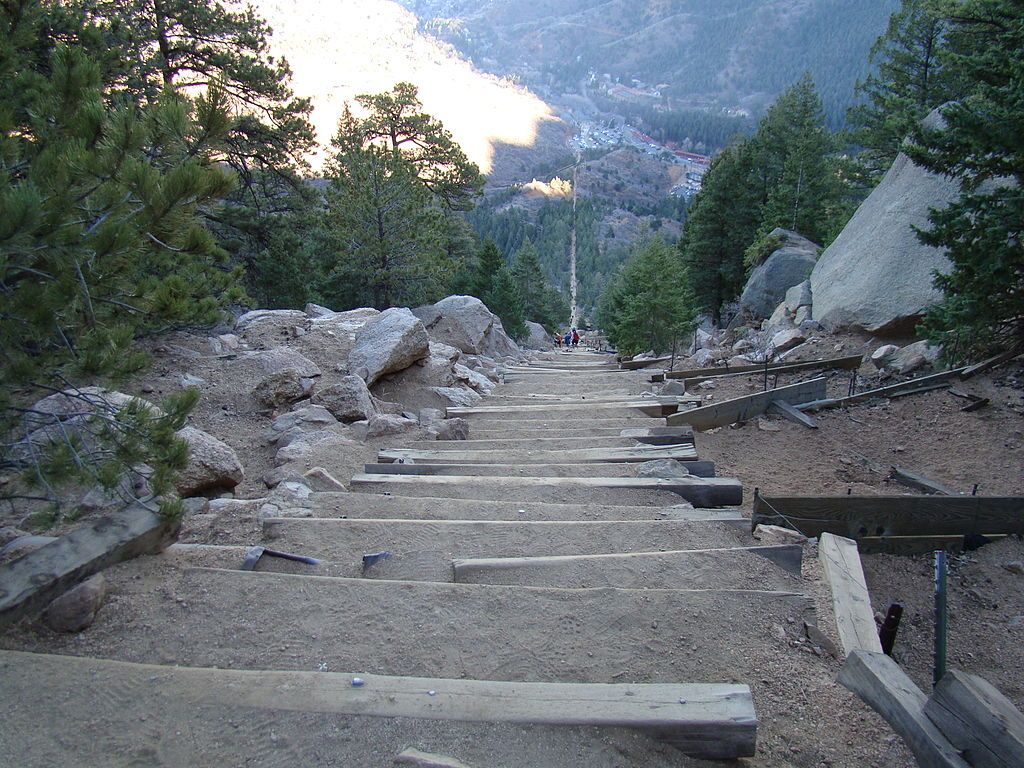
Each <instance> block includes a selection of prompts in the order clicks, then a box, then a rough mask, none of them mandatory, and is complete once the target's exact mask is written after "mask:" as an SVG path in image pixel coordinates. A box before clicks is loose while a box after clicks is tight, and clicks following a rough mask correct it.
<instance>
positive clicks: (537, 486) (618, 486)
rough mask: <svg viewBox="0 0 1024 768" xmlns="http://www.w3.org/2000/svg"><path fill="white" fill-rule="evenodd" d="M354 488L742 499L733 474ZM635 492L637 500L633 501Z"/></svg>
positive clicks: (402, 481)
mask: <svg viewBox="0 0 1024 768" xmlns="http://www.w3.org/2000/svg"><path fill="white" fill-rule="evenodd" d="M349 489H350V490H352V491H365V490H369V492H370V493H382V492H384V493H389V492H390V493H394V492H398V493H402V494H404V495H407V496H413V495H414V496H438V495H442V496H448V497H452V498H476V499H479V498H498V499H501V498H508V496H509V495H510V494H511V495H513V496H514V497H515V498H517V499H524V500H529V501H555V502H566V501H578V502H581V503H584V502H587V501H590V500H597V501H599V500H600V499H602V498H610V499H621V500H622V501H625V502H627V503H630V502H632V503H642V502H641V501H640V498H641V494H644V493H652V494H662V493H666V492H667V493H674V494H676V495H677V498H678V497H681V498H683V499H685V500H686V501H688V502H690V503H691V504H693V506H695V507H733V506H738V505H740V504H742V503H743V486H742V485H741V484H740V481H739V480H736V479H735V478H731V477H678V478H671V479H668V478H660V477H658V478H653V477H651V478H648V477H466V476H450V477H446V476H438V477H431V476H421V475H365V474H362V475H355V476H354V477H353V478H352V479H351V480H350V481H349ZM634 496H636V497H637V498H636V501H633V498H634Z"/></svg>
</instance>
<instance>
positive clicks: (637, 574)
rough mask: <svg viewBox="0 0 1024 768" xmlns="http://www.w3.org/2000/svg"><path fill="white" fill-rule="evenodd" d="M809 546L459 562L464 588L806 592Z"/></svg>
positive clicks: (457, 568) (457, 571)
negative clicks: (805, 556) (805, 558)
mask: <svg viewBox="0 0 1024 768" xmlns="http://www.w3.org/2000/svg"><path fill="white" fill-rule="evenodd" d="M802 552H803V548H802V547H800V546H796V545H790V546H776V547H747V548H731V549H696V550H680V551H674V552H633V553H628V554H599V555H568V556H556V557H504V558H479V559H473V558H465V559H456V560H455V561H454V563H453V565H454V572H455V581H457V582H459V583H461V584H505V585H515V586H522V587H562V588H566V589H576V588H579V589H586V588H594V587H622V588H625V589H775V590H789V591H794V592H795V591H799V590H800V589H801V588H802V579H801V577H800V563H801V559H802Z"/></svg>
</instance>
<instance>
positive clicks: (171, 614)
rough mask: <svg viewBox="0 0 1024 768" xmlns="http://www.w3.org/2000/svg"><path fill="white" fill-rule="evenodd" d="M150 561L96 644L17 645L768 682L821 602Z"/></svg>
mask: <svg viewBox="0 0 1024 768" xmlns="http://www.w3.org/2000/svg"><path fill="white" fill-rule="evenodd" d="M147 560H148V561H147V562H145V563H142V562H141V561H139V560H136V561H132V562H131V563H127V564H124V565H122V566H119V567H117V568H115V569H113V570H110V571H107V580H108V584H109V587H110V590H111V593H112V594H115V595H116V596H117V601H116V603H114V604H111V605H109V606H107V608H106V609H105V610H103V611H101V612H100V613H99V615H98V617H97V620H96V623H95V624H93V626H92V627H91V628H90V629H89V631H88V633H86V639H85V641H84V642H83V641H81V640H79V641H76V640H75V638H74V637H69V636H62V635H53V634H49V633H38V632H33V631H31V628H26V629H25V630H24V631H23V632H21V633H17V634H11V633H9V634H8V635H6V636H5V641H4V642H5V645H6V647H8V648H14V649H18V648H21V649H24V648H25V647H31V648H33V649H36V650H39V651H46V652H56V653H65V652H72V653H76V654H81V653H88V654H90V655H94V656H102V657H105V658H111V659H117V660H121V661H131V662H138V663H158V664H177V665H183V666H201V667H220V668H228V669H268V668H269V669H281V670H289V669H291V670H316V669H317V668H318V667H320V666H321V665H323V664H325V663H326V664H328V665H329V668H330V669H362V670H366V671H367V672H369V673H372V674H384V675H402V676H415V677H444V678H462V677H468V678H471V679H478V680H504V681H518V680H529V681H531V682H577V683H615V682H631V681H643V682H651V683H660V682H678V681H680V680H686V681H690V682H695V683H717V682H721V681H723V680H726V681H730V682H732V681H742V680H760V679H761V678H762V677H763V674H764V673H763V669H762V664H763V653H762V652H761V650H762V649H763V648H766V647H772V648H775V647H777V646H778V639H777V638H776V636H775V631H776V630H775V627H776V626H778V625H781V626H788V625H789V624H790V623H791V622H792V623H795V624H797V625H799V622H800V621H801V620H802V619H804V618H805V617H808V618H809V613H808V612H809V610H810V602H809V601H808V600H807V598H806V597H804V596H802V595H798V594H793V593H790V592H774V591H751V590H692V591H688V590H656V589H653V590H652V589H645V590H624V589H607V588H606V589H583V590H580V589H569V590H566V589H539V588H526V587H503V586H490V585H478V584H451V583H449V584H438V583H431V582H395V581H377V580H374V579H340V578H320V577H314V576H297V575H284V574H275V573H252V572H245V571H226V570H217V569H202V568H197V569H193V568H184V569H180V568H175V567H171V566H161V564H160V563H159V562H158V560H157V559H156V558H148V559H147ZM723 616H725V617H728V621H723V618H722V617H723ZM740 627H742V631H739V632H738V631H737V629H738V628H740Z"/></svg>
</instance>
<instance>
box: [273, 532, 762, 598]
mask: <svg viewBox="0 0 1024 768" xmlns="http://www.w3.org/2000/svg"><path fill="white" fill-rule="evenodd" d="M263 529H264V537H263V541H262V542H259V543H261V544H265V545H266V546H268V547H272V548H274V549H278V550H284V551H287V552H294V553H296V554H302V555H308V556H311V557H315V558H321V559H324V560H328V561H330V562H332V563H336V564H339V565H345V564H348V565H349V566H350V567H351V569H352V570H351V571H350V572H348V573H346V574H344V575H346V576H353V577H358V576H361V575H365V576H367V577H372V578H379V579H415V580H418V581H423V580H427V581H431V580H432V581H451V580H452V565H451V562H452V560H453V559H456V558H481V557H528V556H534V557H536V556H544V555H585V554H602V553H611V552H657V551H659V550H662V549H666V550H675V549H697V548H700V549H707V548H721V547H735V546H742V545H743V544H746V543H748V542H749V537H746V536H745V535H744V534H743V532H742V531H740V530H739V528H738V527H737V526H732V525H729V524H727V523H704V522H696V521H686V520H654V521H643V520H638V521H628V522H615V521H608V522H551V523H533V522H531V523H520V522H511V521H503V522H484V521H458V520H453V521H430V522H426V521H419V520H328V521H317V520H304V519H289V518H278V519H270V520H267V521H266V522H265V523H264V526H263ZM376 552H390V553H391V556H390V557H388V558H386V559H383V560H381V561H380V562H379V563H377V564H376V565H373V566H371V567H369V568H367V569H365V570H364V569H363V567H362V558H363V555H365V554H370V553H376ZM747 586H749V585H747Z"/></svg>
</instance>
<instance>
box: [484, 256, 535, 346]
mask: <svg viewBox="0 0 1024 768" xmlns="http://www.w3.org/2000/svg"><path fill="white" fill-rule="evenodd" d="M482 300H483V302H484V304H486V305H487V308H488V309H489V310H491V312H493V313H494V314H496V315H497V316H498V317H499V318H501V324H502V325H503V326H504V328H505V332H506V333H507V334H508V335H509V336H511V337H512V338H513V339H516V340H519V341H521V340H522V339H524V338H526V336H527V334H528V331H527V328H526V319H525V318H524V317H523V300H522V298H521V297H520V296H519V289H518V288H516V281H515V278H513V277H512V273H511V272H510V271H509V268H508V267H506V266H502V268H501V269H499V270H498V271H497V273H496V274H495V275H494V282H493V283H492V285H491V290H489V291H488V292H487V293H486V294H485V295H484V296H483V298H482Z"/></svg>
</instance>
